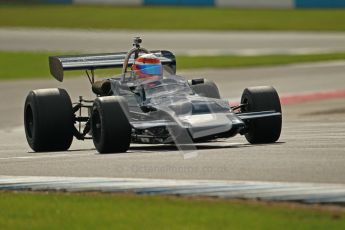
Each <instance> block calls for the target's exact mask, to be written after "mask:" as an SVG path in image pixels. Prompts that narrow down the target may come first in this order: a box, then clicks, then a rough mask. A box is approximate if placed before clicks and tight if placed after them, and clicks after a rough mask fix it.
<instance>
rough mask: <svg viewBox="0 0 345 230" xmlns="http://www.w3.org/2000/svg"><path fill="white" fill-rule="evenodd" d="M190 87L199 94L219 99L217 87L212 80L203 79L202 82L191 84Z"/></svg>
mask: <svg viewBox="0 0 345 230" xmlns="http://www.w3.org/2000/svg"><path fill="white" fill-rule="evenodd" d="M191 88H192V89H193V90H194V92H195V93H196V94H198V95H200V96H203V97H209V98H217V99H220V94H219V90H218V87H217V85H216V83H214V82H213V81H209V80H204V82H202V83H199V84H192V85H191Z"/></svg>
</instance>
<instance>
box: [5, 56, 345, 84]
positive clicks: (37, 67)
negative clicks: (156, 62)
mask: <svg viewBox="0 0 345 230" xmlns="http://www.w3.org/2000/svg"><path fill="white" fill-rule="evenodd" d="M50 55H56V53H33V52H5V51H3V52H1V51H0V65H1V68H0V80H15V79H31V78H39V77H41V78H42V77H48V76H49V75H50V73H49V66H48V56H50ZM329 60H345V53H330V54H312V55H264V56H196V57H193V56H178V57H177V69H178V70H182V69H197V68H235V67H249V66H270V65H282V64H292V63H305V62H318V61H329ZM118 73H119V71H117V70H113V69H110V70H98V71H96V75H98V76H100V77H107V76H112V75H114V74H118ZM82 74H83V72H82V71H72V72H70V73H68V75H67V76H73V75H77V76H79V75H82Z"/></svg>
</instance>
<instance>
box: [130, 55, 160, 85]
mask: <svg viewBox="0 0 345 230" xmlns="http://www.w3.org/2000/svg"><path fill="white" fill-rule="evenodd" d="M132 70H133V73H134V74H135V76H136V77H137V78H138V79H146V78H160V77H161V76H162V74H163V68H162V63H161V61H160V60H159V58H158V57H157V56H156V55H154V54H152V53H150V54H144V55H142V56H140V57H138V58H137V59H135V61H134V64H133V65H132Z"/></svg>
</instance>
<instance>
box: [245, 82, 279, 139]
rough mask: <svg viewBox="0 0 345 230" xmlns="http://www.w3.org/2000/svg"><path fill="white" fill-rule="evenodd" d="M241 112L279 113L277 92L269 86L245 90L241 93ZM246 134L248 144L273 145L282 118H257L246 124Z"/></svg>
mask: <svg viewBox="0 0 345 230" xmlns="http://www.w3.org/2000/svg"><path fill="white" fill-rule="evenodd" d="M241 104H244V105H245V106H244V107H243V108H242V112H260V111H270V110H272V111H276V112H280V113H281V111H282V110H281V105H280V99H279V96H278V93H277V91H276V90H275V89H274V88H273V87H270V86H258V87H250V88H246V89H244V91H243V94H242V98H241ZM247 125H248V132H247V133H246V134H245V137H246V139H247V140H248V142H249V143H252V144H258V143H273V142H276V141H277V140H278V139H279V137H280V133H281V128H282V116H281V115H279V116H272V117H266V118H259V119H255V120H251V121H248V122H247Z"/></svg>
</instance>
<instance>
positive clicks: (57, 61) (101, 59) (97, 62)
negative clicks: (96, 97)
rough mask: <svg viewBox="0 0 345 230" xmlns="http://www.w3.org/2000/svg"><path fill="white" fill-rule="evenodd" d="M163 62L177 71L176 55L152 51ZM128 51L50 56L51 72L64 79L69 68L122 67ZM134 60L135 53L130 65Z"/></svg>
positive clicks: (57, 78)
mask: <svg viewBox="0 0 345 230" xmlns="http://www.w3.org/2000/svg"><path fill="white" fill-rule="evenodd" d="M150 52H151V53H153V54H155V55H156V56H157V57H158V58H159V59H160V60H161V62H162V64H163V66H164V67H168V68H169V69H170V71H172V72H173V73H176V58H175V55H174V54H173V53H172V52H170V51H167V50H155V51H150ZM126 55H127V53H126V52H120V53H107V54H89V55H88V54H86V55H76V56H51V57H49V68H50V73H51V74H52V75H53V77H55V78H56V80H58V81H61V82H62V81H63V77H64V71H68V70H96V69H106V68H120V67H121V68H122V66H123V63H124V60H125V58H126ZM133 62H134V55H132V56H131V57H130V59H129V61H128V66H131V65H132V64H133Z"/></svg>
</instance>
